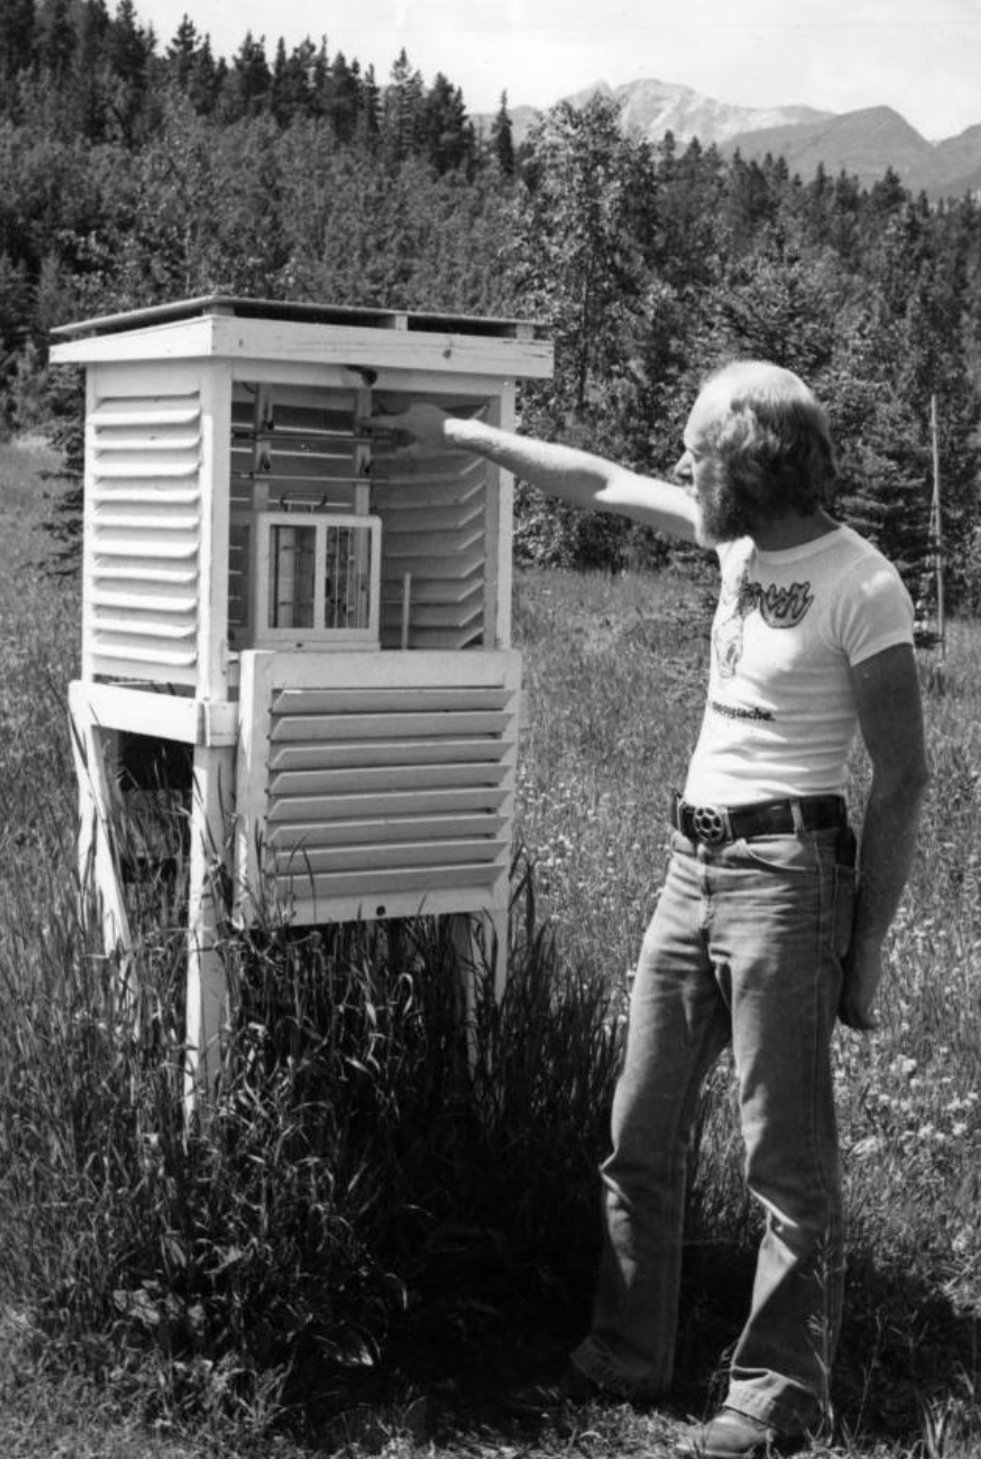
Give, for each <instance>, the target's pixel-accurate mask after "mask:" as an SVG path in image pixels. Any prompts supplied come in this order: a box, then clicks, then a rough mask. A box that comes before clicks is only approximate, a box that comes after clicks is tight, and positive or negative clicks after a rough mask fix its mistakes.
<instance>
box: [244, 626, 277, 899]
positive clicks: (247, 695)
mask: <svg viewBox="0 0 981 1459" xmlns="http://www.w3.org/2000/svg"><path fill="white" fill-rule="evenodd" d="M281 657H282V655H277V654H274V653H272V652H271V651H260V650H256V649H250V650H248V651H247V652H245V653H243V654H242V657H241V660H240V665H239V668H240V678H239V743H238V756H237V760H236V767H235V859H234V869H233V905H234V912H235V916H236V919H237V920H240V921H243V920H244V921H250V920H252V918H253V917H254V916H255V913H256V910H257V909H258V908H259V907H261V906H262V904H263V901H264V898H265V870H264V866H263V857H264V844H265V840H266V836H267V834H268V831H267V826H268V809H269V713H270V704H271V702H272V692H273V689H272V682H273V673H274V670H275V667H276V662H277V659H279V658H281Z"/></svg>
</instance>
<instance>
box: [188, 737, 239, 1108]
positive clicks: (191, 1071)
mask: <svg viewBox="0 0 981 1459" xmlns="http://www.w3.org/2000/svg"><path fill="white" fill-rule="evenodd" d="M234 774H235V751H234V748H232V747H227V746H222V747H219V748H200V747H199V748H196V749H195V751H194V783H193V790H192V803H191V851H190V866H189V873H190V885H189V889H188V909H187V923H188V925H187V941H188V955H187V1013H186V1019H187V1031H186V1032H187V1053H186V1063H185V1070H184V1102H185V1111H186V1113H187V1115H188V1117H189V1118H190V1117H192V1116H193V1115H194V1114H197V1115H198V1117H199V1118H207V1115H208V1111H209V1108H210V1107H211V1105H212V1103H213V1100H214V1094H215V1087H216V1082H217V1078H218V1074H219V1071H220V1067H221V1031H222V1028H223V1026H224V1024H225V1020H226V1016H227V1007H228V989H227V981H226V975H225V966H224V962H223V960H222V956H221V953H220V951H219V948H218V938H219V921H220V913H221V907H220V905H219V903H220V899H221V897H222V895H223V886H222V883H223V876H222V870H223V862H224V858H225V854H226V842H225V807H226V802H230V798H231V795H232V792H233V788H234V784H235V781H234Z"/></svg>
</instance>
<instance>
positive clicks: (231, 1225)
mask: <svg viewBox="0 0 981 1459" xmlns="http://www.w3.org/2000/svg"><path fill="white" fill-rule="evenodd" d="M17 469H21V466H20V463H18V462H17V461H13V463H12V459H11V458H10V456H9V454H8V456H7V457H6V458H4V457H0V477H3V478H4V480H6V481H8V482H9V480H10V479H11V473H12V472H13V473H14V474H16V470H17ZM24 469H25V473H26V475H29V472H26V468H24ZM4 500H6V501H7V502H8V503H9V501H10V493H9V491H8V493H7V495H6V497H3V496H2V495H0V505H2V503H3V502H4ZM17 511H18V517H17V523H18V525H20V524H21V519H22V518H23V516H24V511H23V503H22V502H21V501H20V500H18V504H17ZM27 515H28V516H29V515H30V514H29V513H28V514H27ZM4 525H5V530H7V528H8V527H9V528H11V531H12V528H13V525H14V519H13V516H12V515H11V516H10V518H9V520H8V521H5V524H4ZM13 535H14V536H16V534H13ZM23 540H24V539H23V537H22V536H21V537H16V541H18V542H21V541H23ZM36 550H37V549H36V545H35V544H33V543H32V546H31V549H30V550H28V549H27V548H19V549H17V550H15V551H14V552H13V553H12V561H13V564H14V569H15V570H14V574H13V576H9V577H8V579H7V580H6V581H5V582H4V583H3V585H2V586H0V615H2V629H3V633H2V638H0V654H2V656H3V657H2V667H3V677H2V680H0V717H2V724H3V727H4V731H5V732H4V733H3V735H2V737H0V848H2V857H0V1209H2V1211H3V1221H4V1241H3V1243H2V1247H0V1304H2V1307H3V1310H4V1313H5V1314H6V1315H5V1317H4V1320H3V1322H2V1323H0V1347H3V1348H4V1349H5V1350H6V1351H7V1352H8V1353H9V1352H10V1351H13V1350H14V1349H16V1352H15V1353H14V1359H12V1360H11V1361H14V1360H16V1361H19V1362H25V1361H29V1362H32V1363H37V1362H41V1363H44V1364H48V1365H52V1364H60V1365H61V1366H63V1367H66V1368H67V1367H72V1368H73V1369H75V1370H84V1371H86V1372H87V1373H89V1374H90V1375H91V1374H94V1375H95V1376H96V1377H97V1378H101V1379H103V1380H106V1381H107V1383H108V1386H109V1390H110V1391H111V1392H112V1393H113V1394H114V1395H115V1398H116V1400H117V1401H119V1402H124V1403H126V1404H127V1405H128V1407H129V1408H130V1409H132V1410H134V1411H139V1412H141V1413H144V1414H151V1415H156V1416H157V1417H163V1418H174V1417H175V1416H180V1415H187V1414H189V1413H196V1414H197V1415H199V1416H201V1415H204V1416H205V1417H208V1416H210V1417H211V1419H212V1420H213V1421H214V1422H215V1423H219V1422H221V1423H224V1422H230V1421H232V1420H235V1421H237V1422H238V1423H239V1424H241V1425H245V1426H246V1427H248V1426H251V1427H252V1428H253V1430H254V1431H255V1432H256V1433H257V1434H262V1433H263V1432H265V1431H266V1430H267V1428H268V1424H269V1422H270V1419H271V1418H272V1417H273V1416H275V1415H282V1414H284V1413H289V1414H292V1415H293V1416H294V1417H295V1418H297V1419H298V1420H299V1419H301V1418H305V1419H311V1418H316V1417H320V1416H323V1415H329V1414H332V1413H336V1412H337V1410H338V1409H340V1408H343V1407H344V1406H345V1405H346V1404H349V1403H350V1402H351V1399H352V1395H358V1394H362V1395H365V1394H366V1395H375V1396H377V1395H379V1394H381V1393H386V1392H387V1393H391V1392H392V1391H393V1389H394V1390H396V1391H403V1392H408V1393H411V1392H412V1391H413V1387H412V1385H419V1384H427V1383H430V1382H431V1381H433V1380H435V1379H445V1378H446V1377H447V1375H452V1376H455V1377H457V1378H459V1377H460V1376H461V1375H466V1378H467V1382H468V1383H469V1384H470V1387H471V1390H475V1391H481V1392H490V1393H493V1392H494V1391H495V1385H496V1387H498V1388H499V1387H500V1386H501V1384H503V1383H505V1382H506V1381H508V1380H509V1379H510V1378H511V1377H513V1376H520V1375H521V1370H522V1368H523V1366H524V1364H525V1362H526V1361H527V1360H528V1355H529V1354H530V1353H532V1352H534V1351H536V1345H537V1344H538V1343H539V1336H538V1334H539V1333H540V1332H541V1331H542V1330H543V1329H544V1330H545V1332H546V1337H545V1339H544V1345H545V1347H547V1348H548V1350H549V1351H556V1352H557V1351H559V1350H561V1348H562V1347H564V1345H565V1343H566V1342H567V1341H570V1340H573V1339H574V1338H575V1337H576V1336H578V1334H579V1330H580V1328H581V1325H582V1323H583V1321H584V1320H585V1316H586V1311H587V1306H588V1299H589V1289H590V1284H591V1274H592V1270H593V1266H594V1261H595V1254H596V1243H597V1239H598V1233H597V1226H596V1212H595V1199H596V1184H595V1178H594V1168H595V1162H596V1160H597V1158H598V1157H599V1155H600V1154H601V1152H602V1150H603V1146H604V1142H605V1130H606V1123H607V1116H608V1106H609V1099H610V1095H611V1091H612V1085H613V1080H614V1076H615V1069H616V1064H617V1059H618V1055H619V1049H620V1045H621V1037H622V1031H623V1022H624V1016H625V1000H626V986H627V978H628V972H629V969H630V968H631V966H632V963H633V959H634V957H635V954H636V949H637V946H638V943H639V940H640V936H641V934H642V931H643V927H644V925H645V923H646V921H647V919H648V917H649V916H650V913H651V910H652V908H653V903H654V898H655V897H656V894H657V888H658V886H659V882H660V878H661V873H662V870H663V864H664V859H665V852H666V844H667V831H666V820H665V808H666V803H667V798H668V794H669V792H670V789H671V787H672V786H674V785H676V784H678V783H680V781H681V779H682V776H683V774H684V769H685V764H686V761H687V757H688V754H689V752H690V749H691V746H692V743H693V741H694V737H695V734H696V733H697V728H698V721H699V717H700V713H701V704H702V696H703V692H704V675H705V668H706V663H705V660H706V653H707V648H706V629H707V623H708V614H709V608H710V602H709V599H710V583H709V582H706V583H700V582H698V581H694V582H693V581H690V580H685V581H682V580H681V579H675V578H673V577H672V576H670V575H662V576H661V577H660V578H657V579H651V578H648V579H644V578H640V577H628V578H618V579H612V578H601V577H595V578H583V577H579V576H575V575H573V574H562V573H553V574H549V575H547V576H543V575H531V574H529V575H519V577H518V582H517V597H516V625H517V634H518V638H519V641H520V645H521V647H522V648H523V649H524V652H525V655H526V672H525V681H526V691H527V697H528V709H527V715H526V728H525V730H524V734H523V741H522V753H521V761H520V774H519V796H518V801H519V815H518V828H519V852H518V854H517V856H516V860H515V869H514V877H513V889H514V905H513V913H512V919H511V932H510V944H511V945H510V949H509V956H510V967H511V980H510V983H509V987H508V990H507V994H506V996H505V998H504V1001H503V1003H501V1004H500V1005H498V1004H497V1003H496V1002H495V1000H494V998H493V995H492V990H491V979H490V976H489V972H488V970H487V969H486V968H478V969H476V970H475V973H474V974H473V976H474V978H475V985H476V999H475V1003H474V1023H473V1028H472V1029H471V1030H470V1031H469V1033H468V1032H467V1031H465V1030H464V1029H463V1028H462V1026H461V1019H460V1006H461V992H460V979H461V976H462V975H463V974H462V970H461V968H460V966H459V962H458V955H457V952H456V943H455V941H454V939H453V938H452V937H451V936H450V935H449V929H448V928H447V927H446V926H445V925H442V924H438V923H434V922H431V921H426V920H418V921H416V922H413V923H406V924H394V925H392V926H383V927H380V928H376V929H367V928H355V929H347V930H342V929H336V928H335V929H299V930H298V929H291V928H290V927H289V926H287V925H285V924H281V923H278V922H277V921H276V919H275V916H272V917H271V919H270V920H269V921H268V922H267V923H266V924H264V925H260V926H258V927H255V928H253V929H252V930H251V932H250V933H249V935H248V936H243V935H241V934H238V933H234V932H233V931H232V930H231V929H228V930H227V935H226V938H225V942H224V955H225V958H226V962H227V967H228V972H229V975H230V979H231V982H232V985H233V987H234V988H235V989H236V995H237V996H236V998H235V1012H234V1017H233V1019H232V1021H231V1023H230V1025H229V1027H228V1029H227V1030H226V1038H225V1046H224V1064H223V1077H222V1081H221V1093H220V1097H219V1100H218V1102H217V1105H216V1109H215V1113H214V1118H213V1119H212V1120H211V1121H210V1122H208V1123H207V1124H206V1125H205V1126H203V1127H201V1128H196V1129H190V1130H189V1129H187V1128H186V1127H185V1124H184V1121H183V1118H182V1113H181V1102H180V1093H181V1081H182V1065H183V1053H184V1051H183V1047H182V1037H183V1033H182V1030H183V1018H182V997H183V976H184V957H185V949H184V943H183V938H182V934H181V925H182V916H183V910H182V897H183V882H182V876H183V872H182V867H183V861H184V855H185V849H186V847H185V842H186V837H185V836H184V834H183V832H184V827H183V826H182V824H181V819H180V811H179V810H178V812H177V814H176V816H172V817H171V825H170V828H169V834H172V835H173V836H174V838H175V840H174V844H173V847H172V852H173V854H172V855H171V856H170V857H167V858H165V862H166V864H167V866H168V871H167V875H166V877H160V878H159V879H157V880H155V879H153V878H152V877H151V878H150V879H149V880H148V881H144V882H143V883H142V885H141V886H140V887H139V888H138V889H137V888H135V887H134V888H133V905H134V908H135V911H136V918H135V920H136V927H137V947H136V952H135V957H134V961H135V966H136V970H137V974H138V978H137V983H138V988H139V993H138V996H137V998H136V999H135V1000H133V999H123V998H121V997H120V993H119V980H118V969H117V968H115V967H114V966H113V964H112V961H111V960H108V959H106V958H105V957H104V956H103V954H102V950H101V948H100V946H99V943H98V939H97V938H96V937H95V935H94V934H93V931H92V919H91V918H90V916H89V915H88V914H87V912H86V911H85V910H84V909H85V903H84V899H83V898H81V897H80V896H79V888H78V886H77V879H76V872H75V857H74V847H73V835H74V832H73V803H74V786H73V783H72V772H71V768H70V763H69V755H68V739H67V729H66V725H65V713H64V704H65V684H66V682H67V679H68V678H69V677H70V675H71V673H72V672H73V664H74V656H75V652H76V640H77V629H76V624H77V605H76V603H75V601H74V599H73V596H72V593H71V590H70V589H66V588H64V587H56V586H54V585H53V584H52V583H51V582H50V581H44V580H42V579H39V578H38V576H37V574H36V573H35V572H33V571H32V570H31V569H30V562H31V559H32V553H34V552H36ZM707 595H708V596H707ZM924 686H925V694H926V700H927V711H928V726H929V736H930V746H931V755H932V759H933V767H934V781H933V786H932V790H931V794H930V798H929V803H928V806H927V812H926V818H925V821H926V823H925V828H924V834H923V839H922V850H921V854H920V858H919V861H918V865H917V869H916V872H915V875H914V878H913V882H912V884H911V887H910V889H909V893H908V896H907V899H906V901H905V903H904V907H903V910H902V912H901V914H900V916H899V918H898V919H897V923H896V926H895V928H894V930H893V933H892V935H891V938H890V944H889V966H890V977H889V982H888V986H887V988H886V991H885V994H884V997H883V1010H882V1012H883V1021H882V1028H881V1030H880V1032H879V1033H878V1034H877V1035H875V1037H874V1038H872V1039H866V1038H862V1037H859V1036H857V1035H853V1034H850V1033H844V1034H843V1035H842V1036H841V1038H840V1040H839V1041H838V1044H837V1054H836V1058H837V1066H836V1068H837V1073H836V1077H837V1082H838V1089H839V1103H840V1108H841V1123H842V1134H843V1143H844V1147H845V1152H846V1161H847V1180H848V1199H849V1210H850V1213H851V1214H850V1221H851V1231H850V1246H851V1251H852V1271H851V1278H850V1288H851V1290H850V1301H849V1305H848V1312H847V1317H846V1326H845V1331H844V1334H843V1343H842V1360H841V1362H840V1363H839V1373H838V1378H837V1380H836V1398H837V1402H838V1405H839V1410H840V1417H841V1429H840V1432H841V1434H842V1435H843V1436H847V1434H849V1433H852V1434H857V1435H864V1436H867V1443H868V1444H869V1445H870V1444H871V1443H872V1437H871V1436H876V1435H878V1436H879V1437H880V1439H881V1442H882V1443H883V1444H884V1445H886V1447H887V1450H888V1452H889V1453H896V1454H898V1453H903V1454H908V1453H910V1452H912V1450H913V1449H914V1447H916V1446H919V1451H920V1452H922V1453H924V1454H933V1455H940V1454H944V1455H946V1456H949V1459H953V1456H959V1455H961V1454H963V1455H967V1454H969V1453H971V1452H972V1447H973V1446H975V1441H976V1439H977V1437H978V1434H979V1433H981V1411H979V1406H978V1402H977V1400H976V1390H977V1382H978V1364H977V1356H976V1335H977V1315H978V1307H979V1302H981V1286H979V1284H981V1234H979V1229H978V1222H977V1220H976V1210H977V1205H978V1198H979V1194H981V1192H979V1190H978V1182H979V1179H981V1177H979V1175H978V1169H979V1163H978V1152H979V1148H981V1142H979V1130H981V1111H979V1108H978V1105H979V1103H981V1100H979V1097H978V1095H979V1081H978V1074H979V1067H978V1066H979V1059H981V1052H979V1050H981V1037H979V1035H981V1006H979V992H978V988H979V984H978V977H977V975H978V972H979V962H981V898H979V885H978V882H979V871H981V851H979V846H981V841H979V838H978V836H977V829H976V828H977V823H978V815H979V811H981V776H979V770H978V767H979V766H981V755H979V749H981V746H979V743H978V741H979V736H981V728H979V726H981V634H979V632H978V631H977V630H976V629H975V628H974V627H973V626H970V625H954V629H953V631H952V633H951V637H950V644H949V652H948V656H947V661H946V663H945V664H944V665H943V667H942V669H940V668H938V667H937V666H936V665H934V666H932V667H931V666H930V665H928V664H925V665H924ZM866 782H867V768H866V767H865V765H864V763H863V760H862V757H861V756H860V755H857V756H856V760H855V765H854V796H855V798H856V800H860V798H861V796H862V794H863V790H864V786H865V784H866ZM165 833H166V828H165ZM158 849H159V848H158ZM137 890H138V891H139V895H138V896H137V895H136V892H137ZM726 1074H727V1071H726V1068H725V1066H724V1064H723V1066H722V1067H721V1068H720V1069H719V1070H718V1071H717V1072H716V1074H715V1075H714V1076H713V1078H712V1080H711V1081H710V1086H709V1089H708V1091H707V1095H706V1099H705V1102H704V1107H703V1131H704V1137H703V1142H702V1145H703V1148H702V1156H701V1160H700V1163H699V1166H698V1170H697V1177H696V1181H695V1187H694V1192H693V1198H692V1208H691V1213H690V1215H691V1220H690V1225H689V1236H690V1245H689V1249H688V1256H689V1260H688V1263H687V1274H686V1284H685V1300H684V1304H683V1316H682V1332H681V1341H680V1353H681V1359H682V1372H683V1374H684V1375H686V1376H688V1377H690V1378H691V1380H692V1386H691V1388H690V1389H685V1388H684V1384H682V1396H683V1398H685V1397H686V1395H688V1396H691V1395H694V1393H695V1390H696V1387H698V1388H703V1387H704V1384H705V1380H706V1379H707V1378H708V1377H710V1375H711V1373H712V1370H713V1367H714V1365H715V1363H716V1361H717V1359H718V1356H719V1352H720V1350H721V1348H722V1347H723V1346H724V1344H725V1343H726V1342H727V1341H728V1340H730V1339H731V1337H732V1336H733V1333H734V1326H735V1324H736V1322H737V1320H738V1316H739V1313H740V1311H741V1309H742V1307H743V1304H744V1300H745V1295H746V1291H745V1288H746V1284H747V1282H748V1281H749V1280H750V1277H751V1262H752V1250H753V1243H754V1240H755V1235H756V1230H757V1226H756V1222H757V1215H756V1213H755V1212H754V1211H753V1210H752V1209H751V1208H750V1207H749V1205H748V1203H747V1201H746V1198H745V1195H744V1192H743V1186H742V1180H741V1158H742V1157H741V1150H740V1145H739V1139H738V1133H737V1129H736V1122H735V1119H734V1111H733V1109H732V1106H731V1100H730V1094H729V1086H728V1081H727V1077H726ZM18 1355H19V1356H18ZM0 1376H2V1375H0ZM400 1385H401V1387H400ZM686 1401H687V1400H686ZM698 1401H699V1400H697V1399H696V1398H694V1397H693V1396H691V1402H692V1403H696V1402H698ZM860 1442H862V1443H863V1444H865V1443H866V1440H865V1439H863V1440H860V1439H858V1438H856V1439H854V1440H853V1441H850V1442H849V1447H850V1449H851V1451H852V1452H856V1451H857V1450H856V1446H857V1445H858V1444H859V1443H860ZM611 1443H614V1444H620V1445H621V1446H622V1434H621V1435H620V1436H619V1438H618V1437H617V1435H614V1436H613V1437H612V1438H611ZM863 1452H868V1449H867V1448H866V1449H863ZM884 1452H885V1451H884Z"/></svg>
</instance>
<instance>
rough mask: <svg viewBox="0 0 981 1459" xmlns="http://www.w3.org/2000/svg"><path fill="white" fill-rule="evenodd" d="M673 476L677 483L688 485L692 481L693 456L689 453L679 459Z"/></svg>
mask: <svg viewBox="0 0 981 1459" xmlns="http://www.w3.org/2000/svg"><path fill="white" fill-rule="evenodd" d="M673 475H674V479H675V481H683V482H684V483H685V484H686V485H687V484H688V483H689V482H690V481H691V479H692V475H691V456H690V455H689V453H688V452H687V451H686V452H685V453H684V455H683V456H679V457H678V462H677V465H676V466H675V468H674V472H673Z"/></svg>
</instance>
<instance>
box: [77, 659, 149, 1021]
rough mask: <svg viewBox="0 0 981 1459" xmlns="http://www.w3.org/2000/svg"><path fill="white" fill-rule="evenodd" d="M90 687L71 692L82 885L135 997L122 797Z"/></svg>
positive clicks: (128, 989) (126, 987)
mask: <svg viewBox="0 0 981 1459" xmlns="http://www.w3.org/2000/svg"><path fill="white" fill-rule="evenodd" d="M87 687H88V686H87V685H86V684H84V683H82V682H80V681H79V682H75V683H73V684H71V685H70V686H69V690H68V713H69V718H70V722H71V723H70V728H71V738H72V754H73V756H74V760H75V773H76V776H77V778H78V867H79V884H80V887H81V891H82V895H83V897H84V896H85V895H86V894H87V893H88V892H89V891H90V890H94V892H95V896H96V901H97V905H98V911H99V917H100V920H101V923H102V942H103V947H104V948H105V950H106V953H107V954H109V955H115V956H117V957H118V958H119V965H120V976H121V978H122V982H123V991H124V994H125V995H126V996H130V995H131V994H132V992H133V989H132V987H131V984H130V978H131V975H132V967H131V962H132V959H131V958H130V956H129V954H130V951H131V948H132V945H133V938H132V931H131V928H130V921H129V913H128V911H127V908H126V897H125V893H124V892H123V882H122V874H121V871H120V866H119V855H118V852H117V848H116V837H115V834H114V831H113V808H114V803H115V799H116V797H115V794H114V786H113V779H112V775H111V773H110V768H109V764H108V758H109V757H108V732H106V731H103V730H101V729H100V727H99V725H98V723H97V722H96V719H95V716H94V714H93V712H92V706H91V704H90V702H89V698H88V694H87V692H86V691H87Z"/></svg>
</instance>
